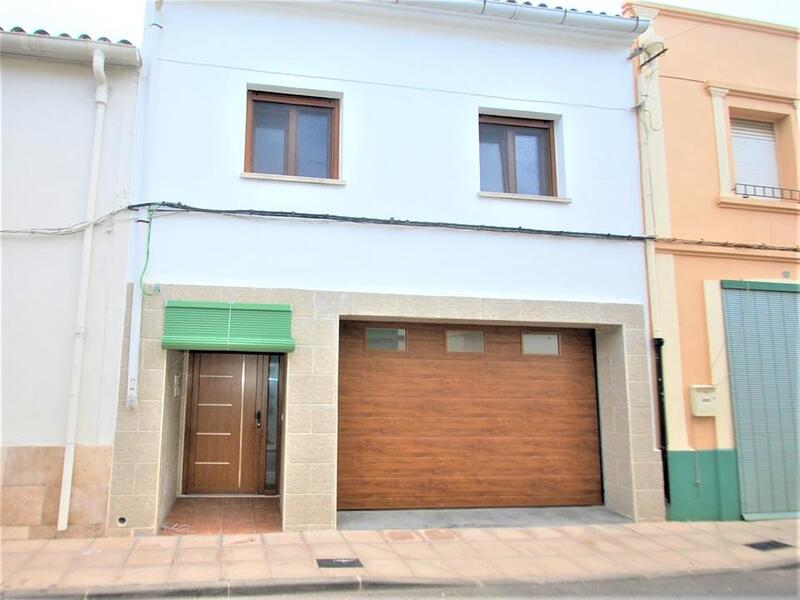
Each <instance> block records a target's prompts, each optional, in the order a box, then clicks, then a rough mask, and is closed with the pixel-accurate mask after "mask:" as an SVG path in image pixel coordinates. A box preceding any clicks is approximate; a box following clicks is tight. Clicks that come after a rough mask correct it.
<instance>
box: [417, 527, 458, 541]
mask: <svg viewBox="0 0 800 600" xmlns="http://www.w3.org/2000/svg"><path fill="white" fill-rule="evenodd" d="M418 533H419V535H421V536H422V537H423V538H425V539H426V540H428V541H429V542H437V541H442V540H454V539H456V536H455V534H454V533H453V532H452V531H450V530H449V529H422V530H420V531H419V532H418Z"/></svg>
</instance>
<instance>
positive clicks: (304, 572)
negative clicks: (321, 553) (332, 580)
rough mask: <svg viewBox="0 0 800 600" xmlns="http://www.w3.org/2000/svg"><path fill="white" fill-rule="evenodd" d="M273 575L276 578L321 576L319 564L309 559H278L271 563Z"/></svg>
mask: <svg viewBox="0 0 800 600" xmlns="http://www.w3.org/2000/svg"><path fill="white" fill-rule="evenodd" d="M270 569H271V571H272V576H273V577H274V578H276V579H281V578H284V577H285V578H293V577H320V576H322V573H321V572H320V570H319V569H318V568H317V564H316V563H315V562H314V561H312V560H310V559H308V560H276V561H273V562H271V563H270Z"/></svg>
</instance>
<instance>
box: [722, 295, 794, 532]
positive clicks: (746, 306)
mask: <svg viewBox="0 0 800 600" xmlns="http://www.w3.org/2000/svg"><path fill="white" fill-rule="evenodd" d="M725 283H727V282H723V295H722V297H723V305H724V310H725V331H726V334H727V346H728V365H729V371H730V383H731V396H732V399H733V410H734V425H735V432H736V454H737V457H738V465H739V484H740V486H741V498H742V515H743V516H744V518H745V519H764V518H781V519H786V518H796V517H798V516H800V494H799V493H798V491H799V490H798V486H800V478H798V474H800V455H799V454H798V452H799V448H798V438H800V385H799V384H798V367H800V353H799V352H798V339H800V294H798V293H796V292H797V291H798V289H800V288H797V287H795V289H792V288H791V287H790V286H791V284H784V285H783V286H781V287H780V288H777V289H776V288H764V287H763V285H764V284H761V285H759V284H758V283H751V282H741V284H742V285H736V286H731V285H725ZM737 283H739V282H737ZM772 285H779V284H772ZM784 286H785V287H784Z"/></svg>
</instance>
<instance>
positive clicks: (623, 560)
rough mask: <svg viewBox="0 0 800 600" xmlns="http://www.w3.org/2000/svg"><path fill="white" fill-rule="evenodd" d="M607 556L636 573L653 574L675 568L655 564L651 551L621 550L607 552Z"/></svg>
mask: <svg viewBox="0 0 800 600" xmlns="http://www.w3.org/2000/svg"><path fill="white" fill-rule="evenodd" d="M608 558H610V559H611V560H613V561H614V562H615V563H617V564H618V565H620V566H621V567H623V568H625V569H628V570H629V571H631V572H632V573H636V574H643V575H653V574H656V573H665V572H670V571H673V570H676V569H675V568H674V567H668V566H667V565H659V564H657V563H656V562H655V561H654V560H653V557H652V553H641V552H623V553H620V554H609V555H608Z"/></svg>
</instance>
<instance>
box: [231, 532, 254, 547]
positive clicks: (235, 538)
mask: <svg viewBox="0 0 800 600" xmlns="http://www.w3.org/2000/svg"><path fill="white" fill-rule="evenodd" d="M261 544H262V542H261V536H260V535H259V534H256V533H249V534H244V535H224V536H222V545H223V546H260V545H261Z"/></svg>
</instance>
